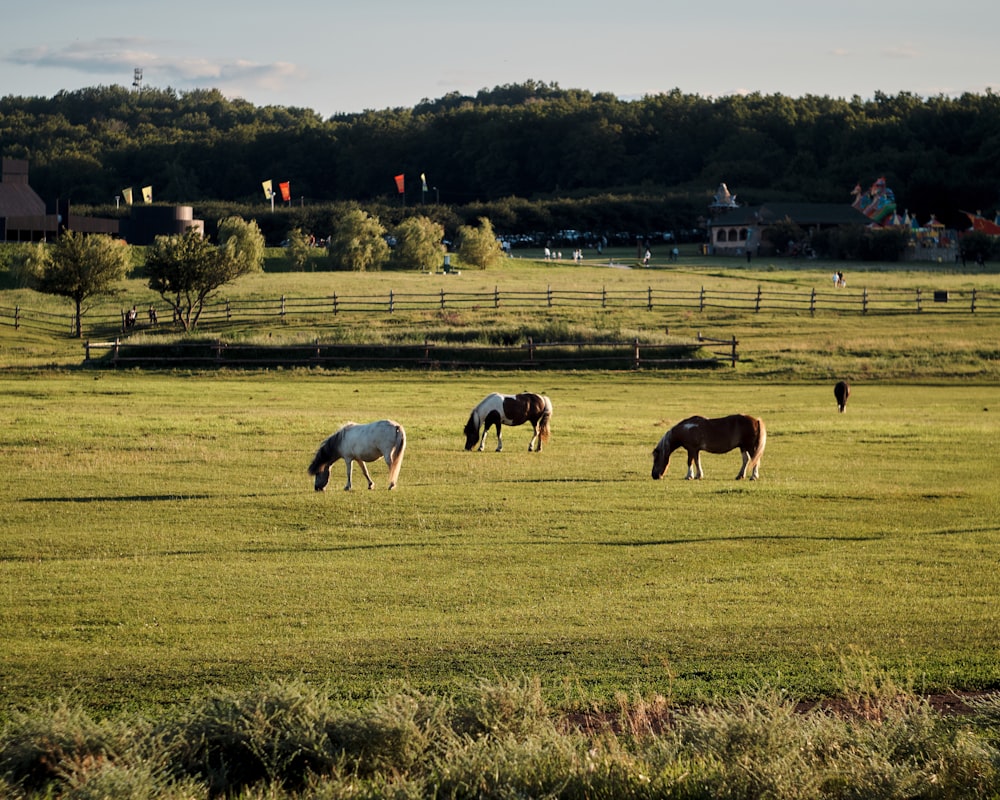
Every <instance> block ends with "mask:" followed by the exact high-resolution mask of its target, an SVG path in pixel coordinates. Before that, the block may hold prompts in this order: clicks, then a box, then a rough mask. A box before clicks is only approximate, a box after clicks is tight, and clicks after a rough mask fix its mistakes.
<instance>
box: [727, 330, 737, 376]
mask: <svg viewBox="0 0 1000 800" xmlns="http://www.w3.org/2000/svg"><path fill="white" fill-rule="evenodd" d="M736 345H737V341H736V337H735V336H733V349H732V355H731V357H730V361H729V363H730V364H731V365H732V367H733V368H734V369H735V367H736Z"/></svg>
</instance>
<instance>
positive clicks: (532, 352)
mask: <svg viewBox="0 0 1000 800" xmlns="http://www.w3.org/2000/svg"><path fill="white" fill-rule="evenodd" d="M534 360H535V340H534V339H532V338H531V337H530V336H529V337H528V361H534Z"/></svg>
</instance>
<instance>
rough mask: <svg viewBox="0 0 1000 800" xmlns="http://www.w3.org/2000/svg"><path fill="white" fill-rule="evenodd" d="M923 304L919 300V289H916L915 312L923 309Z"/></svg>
mask: <svg viewBox="0 0 1000 800" xmlns="http://www.w3.org/2000/svg"><path fill="white" fill-rule="evenodd" d="M923 310H924V308H923V304H922V303H921V302H920V289H917V313H918V314H919V313H920V312H921V311H923Z"/></svg>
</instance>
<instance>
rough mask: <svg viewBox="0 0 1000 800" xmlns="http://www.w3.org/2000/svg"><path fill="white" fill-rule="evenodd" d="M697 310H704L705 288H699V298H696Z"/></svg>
mask: <svg viewBox="0 0 1000 800" xmlns="http://www.w3.org/2000/svg"><path fill="white" fill-rule="evenodd" d="M698 310H699V311H704V310H705V287H704V286H702V287H701V296H700V297H699V298H698Z"/></svg>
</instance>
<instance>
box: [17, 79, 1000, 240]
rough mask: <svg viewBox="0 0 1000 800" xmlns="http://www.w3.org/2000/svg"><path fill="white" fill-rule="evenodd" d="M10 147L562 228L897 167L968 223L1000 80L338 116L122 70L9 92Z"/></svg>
mask: <svg viewBox="0 0 1000 800" xmlns="http://www.w3.org/2000/svg"><path fill="white" fill-rule="evenodd" d="M0 154H2V155H3V156H7V157H13V158H23V159H27V160H28V161H29V162H30V169H31V184H32V186H33V188H34V189H35V190H36V191H37V192H38V193H39V194H40V195H41V196H42V197H43V198H45V199H46V200H51V199H53V198H56V197H60V198H69V199H70V200H71V202H72V203H73V204H74V206H79V205H88V206H95V207H106V206H108V205H110V206H111V208H114V198H115V196H117V195H120V194H121V191H122V189H123V188H124V187H135V188H136V189H138V188H139V187H141V186H146V185H152V186H153V187H154V199H155V200H156V201H157V202H171V203H184V204H188V205H195V206H196V208H198V207H200V206H202V205H204V204H210V203H211V202H213V201H214V202H217V203H221V204H232V203H245V204H254V205H255V206H256V207H258V208H260V209H262V210H263V209H264V208H265V203H264V199H263V193H262V189H261V181H263V180H268V179H271V180H273V181H274V182H275V186H277V183H278V182H279V181H289V182H290V184H291V192H292V196H293V199H292V205H294V206H299V207H305V206H307V205H313V204H324V203H326V204H329V203H343V202H356V203H361V204H372V203H374V204H381V205H382V206H384V207H385V208H386V209H393V208H395V207H397V206H402V205H403V204H404V198H400V197H399V195H398V194H397V191H396V185H395V183H394V182H393V176H394V175H397V174H400V173H403V174H405V176H406V181H407V187H406V189H407V191H406V195H405V205H407V206H410V207H411V209H412V207H413V206H414V205H420V204H421V203H422V202H425V203H426V204H428V205H434V206H440V207H441V208H456V207H462V208H467V209H470V210H469V211H468V213H467V214H466V215H465V216H466V217H468V216H470V215H474V214H477V213H482V212H483V211H486V212H491V213H493V214H494V215H495V216H494V222H495V224H496V225H497V230H498V231H503V230H504V229H505V218H507V219H508V221H510V222H512V224H513V220H514V219H516V223H517V224H518V225H525V224H527V223H529V222H530V215H531V213H542V214H543V216H544V215H548V218H546V219H540V220H538V222H539V224H543V223H545V224H548V223H553V224H558V222H561V221H562V219H559V220H558V222H554V220H553V218H552V217H551V214H550V213H549V211H543V212H538V209H539V208H542V209H551V208H552V204H556V205H558V204H559V203H571V204H573V208H574V211H575V212H577V216H579V212H580V210H581V209H583V208H585V207H586V205H587V204H588V203H593V202H594V201H595V198H602V197H603V198H609V197H615V198H618V200H619V201H620V200H621V199H622V198H631V199H632V201H634V203H635V204H637V206H641V208H642V211H641V214H647V213H648V212H649V209H650V208H651V207H653V206H655V204H656V203H660V204H662V203H666V205H667V206H668V207H670V208H672V209H673V212H672V215H673V218H672V219H671V220H669V222H670V224H671V225H672V226H681V227H683V226H685V225H694V224H696V219H697V217H698V216H699V215H703V214H705V212H706V205H707V203H708V200H709V199H710V197H711V194H712V192H713V191H714V190H715V188H716V187H717V186H718V184H719V183H720V182H721V181H725V182H726V183H727V184H728V185H729V188H730V189H731V190H732V191H734V192H736V193H737V194H738V197H739V200H740V201H741V202H743V203H751V204H753V203H759V202H763V201H766V200H779V199H780V200H803V201H815V202H831V203H845V204H846V203H850V202H851V195H850V192H851V189H852V188H853V187H854V185H855V184H856V183H858V182H860V183H861V185H862V186H863V187H867V186H868V185H869V184H870V183H871V182H872V181H873V180H875V179H876V178H878V177H879V176H885V178H886V181H887V183H888V185H889V186H890V187H891V188H892V189H894V191H895V193H896V198H897V201H898V203H899V206H900V208H901V209H903V208H906V209H908V210H909V211H910V212H911V213H916V214H917V215H918V216H919V217H920V218H921V219H923V218H927V217H929V216H930V214H931V213H934V214H936V215H937V217H938V218H939V219H941V220H942V221H944V222H945V223H947V224H949V225H952V226H955V227H962V228H964V227H967V224H968V221H967V219H966V218H965V217H964V216H963V215H962V214H961V213H960V211H961V210H969V211H976V210H980V209H981V210H983V211H984V212H985V213H988V214H992V213H993V212H994V211H995V210H996V208H997V205H998V200H1000V197H998V189H1000V96H998V95H995V94H993V93H992V92H987V93H986V94H982V95H979V94H966V95H962V96H961V97H957V98H951V97H944V96H939V97H931V98H921V97H918V96H915V95H912V94H909V93H901V94H898V95H894V96H890V95H884V94H876V96H875V97H874V98H873V99H871V100H862V99H861V98H858V97H854V98H852V99H850V100H845V99H835V98H830V97H825V96H824V97H819V96H805V97H801V98H792V97H786V96H783V95H761V94H751V95H747V96H729V97H720V98H708V97H699V96H697V95H691V94H684V93H683V92H681V91H680V90H673V91H671V92H668V93H665V94H659V95H655V96H648V97H645V98H643V99H641V100H631V101H625V100H620V99H618V98H616V97H614V96H613V95H610V94H603V93H601V94H593V93H590V92H587V91H582V90H574V89H561V88H559V87H558V86H557V85H555V84H544V83H536V82H528V83H525V84H517V85H508V86H502V87H496V88H494V89H491V90H487V89H484V90H482V91H480V92H479V93H478V94H476V95H475V96H465V95H458V94H449V95H446V96H444V97H442V98H440V99H437V100H425V101H422V102H421V103H419V104H418V105H417V106H416V107H414V108H395V109H384V110H380V111H367V112H364V113H359V114H352V115H343V116H336V117H333V118H330V119H322V118H321V117H320V116H319V115H318V114H316V113H315V112H314V111H312V110H309V109H305V108H294V107H279V106H267V107H256V106H254V105H252V104H250V103H248V102H246V101H243V100H229V99H226V98H225V97H224V96H223V95H222V94H221V93H220V92H218V91H217V90H197V91H191V92H178V91H174V90H172V89H152V88H147V89H143V90H142V91H140V92H134V91H130V90H128V89H125V88H123V87H118V86H110V87H96V88H90V89H84V90H79V91H72V92H60V93H59V94H57V95H55V96H54V97H18V96H12V95H8V96H6V97H3V98H2V99H0ZM421 173H424V174H426V176H427V182H428V192H427V193H426V194H422V193H421V186H420V175H421ZM278 202H279V204H280V201H278ZM526 203H527V204H528V205H525V204H526ZM539 203H541V204H542V205H537V204H539ZM546 204H547V205H546ZM505 206H506V207H507V208H508V209H517V211H516V213H515V212H514V211H509V213H505V211H504V207H505ZM660 207H661V208H662V207H663V206H662V205H661V206H660ZM637 211H638V209H637V208H633V209H631V211H630V209H629V208H628V207H626V208H624V210H622V211H620V212H618V213H622V214H626V215H627V214H630V213H632V212H637ZM511 214H514V216H513V217H511V216H510V215H511ZM442 215H444V216H447V214H444V212H440V213H438V217H439V218H440V217H441V216H442ZM525 215H527V218H526V217H525ZM556 216H557V217H559V215H558V214H557V215H556ZM571 216H572V215H571ZM584 216H586V214H584ZM441 221H442V222H444V223H445V224H446V228H452V227H454V223H455V221H454V220H452V221H451V223H450V224H449V221H448V220H447V219H442V220H441ZM584 224H586V220H583V221H582V222H580V223H579V224H577V225H573V226H572V227H581V226H582V225H584Z"/></svg>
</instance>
